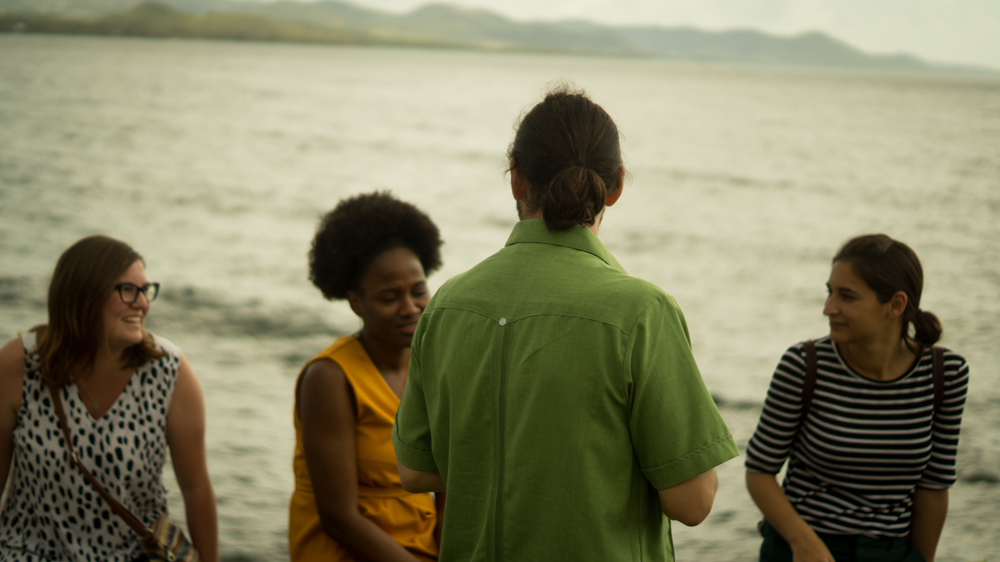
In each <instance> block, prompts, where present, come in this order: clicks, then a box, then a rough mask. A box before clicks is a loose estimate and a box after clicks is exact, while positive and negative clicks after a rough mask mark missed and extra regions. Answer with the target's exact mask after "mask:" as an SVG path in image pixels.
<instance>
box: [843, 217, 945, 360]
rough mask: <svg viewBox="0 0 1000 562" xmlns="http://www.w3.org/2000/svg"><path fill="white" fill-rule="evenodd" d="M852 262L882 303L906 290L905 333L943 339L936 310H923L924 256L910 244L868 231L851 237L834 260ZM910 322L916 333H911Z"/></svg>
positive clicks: (924, 340) (922, 339) (929, 340)
mask: <svg viewBox="0 0 1000 562" xmlns="http://www.w3.org/2000/svg"><path fill="white" fill-rule="evenodd" d="M840 261H842V262H847V263H850V264H851V267H852V269H853V270H854V273H855V274H856V275H857V276H858V277H860V278H861V280H862V281H864V282H865V284H867V285H868V286H869V287H870V288H871V289H872V290H873V291H875V296H876V297H877V298H878V301H879V302H881V303H887V302H889V299H891V298H892V295H894V294H896V292H898V291H902V292H903V293H904V294H905V295H906V309H905V310H903V316H902V320H903V333H902V334H901V337H902V338H903V339H906V340H913V341H916V342H918V343H920V344H922V345H925V346H931V345H934V344H935V343H937V341H938V340H939V339H941V332H942V331H943V328H942V327H941V321H940V320H938V317H937V316H935V315H934V313H933V312H927V311H926V310H920V294H921V293H922V292H923V289H924V270H923V268H922V267H921V266H920V258H918V257H917V254H916V252H914V251H913V249H911V248H910V247H909V246H907V245H906V244H904V243H902V242H900V241H898V240H893V239H892V238H890V237H888V236H886V235H885V234H866V235H864V236H857V237H855V238H852V239H850V240H848V241H847V243H845V244H844V245H843V247H841V248H840V251H839V252H837V255H836V256H834V257H833V262H834V263H836V262H840ZM910 324H913V327H914V335H913V336H912V337H910V335H909V334H910V330H909V328H910Z"/></svg>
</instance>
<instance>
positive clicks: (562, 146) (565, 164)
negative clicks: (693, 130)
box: [507, 88, 622, 230]
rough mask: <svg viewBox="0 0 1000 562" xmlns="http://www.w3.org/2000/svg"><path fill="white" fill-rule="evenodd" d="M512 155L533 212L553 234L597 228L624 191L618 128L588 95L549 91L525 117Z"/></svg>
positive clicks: (509, 155)
mask: <svg viewBox="0 0 1000 562" xmlns="http://www.w3.org/2000/svg"><path fill="white" fill-rule="evenodd" d="M507 157H508V158H509V159H510V163H511V170H517V173H518V174H519V175H520V176H521V178H522V179H523V180H524V181H525V184H526V185H525V204H526V206H527V211H528V212H529V213H535V212H539V211H540V212H541V214H542V218H544V219H545V224H546V225H547V226H548V227H549V228H550V229H552V230H565V229H568V228H571V227H573V226H576V225H578V224H580V225H585V226H589V225H592V224H594V221H595V220H596V218H597V215H598V214H599V213H600V212H601V209H603V208H604V200H605V199H606V198H607V196H608V195H610V194H611V193H612V192H614V190H615V189H617V188H618V187H619V186H618V182H619V178H620V177H621V176H620V174H621V169H622V157H621V145H620V144H619V140H618V127H617V126H615V123H614V121H612V120H611V116H609V115H608V114H607V112H606V111H604V109H602V108H601V106H599V105H597V104H596V103H594V102H593V101H591V100H590V98H588V97H587V96H586V94H584V93H582V92H572V91H569V90H568V89H566V88H560V89H557V90H554V91H552V92H549V93H548V94H547V95H546V96H545V100H543V101H542V102H541V103H539V104H538V105H536V106H535V107H533V108H532V109H531V111H529V112H528V114H527V115H525V116H524V119H522V121H521V123H520V125H519V126H518V128H517V133H516V134H515V136H514V142H513V143H512V144H511V147H510V150H509V151H508V152H507Z"/></svg>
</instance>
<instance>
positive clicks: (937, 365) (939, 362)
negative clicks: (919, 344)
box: [931, 346, 944, 417]
mask: <svg viewBox="0 0 1000 562" xmlns="http://www.w3.org/2000/svg"><path fill="white" fill-rule="evenodd" d="M931 358H932V359H933V365H934V417H937V415H938V412H940V411H941V406H942V405H943V404H944V349H942V348H940V347H937V346H934V347H932V348H931Z"/></svg>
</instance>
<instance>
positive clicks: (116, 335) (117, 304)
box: [104, 261, 149, 357]
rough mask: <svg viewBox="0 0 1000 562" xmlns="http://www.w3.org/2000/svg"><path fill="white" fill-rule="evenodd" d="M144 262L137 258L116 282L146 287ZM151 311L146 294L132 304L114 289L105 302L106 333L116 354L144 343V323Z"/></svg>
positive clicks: (112, 350)
mask: <svg viewBox="0 0 1000 562" xmlns="http://www.w3.org/2000/svg"><path fill="white" fill-rule="evenodd" d="M147 282H148V281H147V279H146V272H145V271H144V268H143V266H142V262H141V261H136V262H135V263H133V264H132V266H131V267H129V268H128V270H127V271H125V273H123V274H122V276H121V277H119V278H118V281H116V282H115V283H116V284H117V283H134V284H136V285H138V286H139V287H143V286H145V285H146V283H147ZM147 314H149V301H148V300H146V295H145V294H144V293H142V294H139V296H138V298H137V299H136V300H135V302H133V303H132V304H126V303H124V302H123V301H122V299H121V296H119V294H118V290H117V289H116V290H112V291H111V294H110V295H109V296H108V300H107V301H105V303H104V335H105V337H106V338H107V342H108V347H109V348H110V349H111V352H112V354H113V355H114V356H116V357H117V356H118V355H119V354H120V353H121V351H122V350H124V349H125V348H127V347H131V346H133V345H136V344H138V343H141V342H142V336H143V326H144V325H145V323H146V315H147Z"/></svg>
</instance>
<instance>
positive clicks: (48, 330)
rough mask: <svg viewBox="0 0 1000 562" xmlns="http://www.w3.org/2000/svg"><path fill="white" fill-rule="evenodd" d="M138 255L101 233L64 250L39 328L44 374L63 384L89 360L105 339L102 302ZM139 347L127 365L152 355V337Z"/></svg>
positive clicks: (53, 274)
mask: <svg viewBox="0 0 1000 562" xmlns="http://www.w3.org/2000/svg"><path fill="white" fill-rule="evenodd" d="M141 260H142V256H140V255H139V253H138V252H136V251H135V250H133V249H132V247H131V246H129V245H128V244H126V243H124V242H122V241H121V240H116V239H114V238H110V237H108V236H100V235H96V236H88V237H86V238H83V239H81V240H79V241H78V242H76V243H75V244H73V245H72V246H70V247H69V248H67V249H66V251H64V252H63V253H62V255H61V256H60V257H59V261H58V263H56V268H55V271H54V272H53V273H52V281H51V283H50V284H49V296H48V316H49V323H48V325H46V326H44V327H40V328H39V329H38V332H39V342H38V351H39V353H40V355H41V361H40V366H39V367H40V369H41V371H42V373H43V374H44V375H45V376H51V377H52V378H53V379H54V380H55V381H56V382H57V383H58V384H66V383H67V382H69V373H70V372H71V371H74V370H76V369H85V368H87V367H89V366H91V365H92V364H93V362H94V358H95V357H96V354H97V352H98V350H99V349H102V348H103V347H104V346H105V345H106V342H105V341H104V323H103V322H104V321H103V311H104V303H105V302H107V300H108V298H109V297H110V296H111V293H112V292H113V291H114V290H115V289H114V285H115V283H116V282H117V281H118V279H119V278H121V276H122V275H124V274H125V272H126V271H128V269H129V268H130V267H132V264H134V263H135V262H137V261H141ZM138 347H141V348H143V349H139V350H133V351H134V352H133V353H129V354H127V357H126V364H127V365H129V366H132V367H138V366H139V365H141V364H142V362H144V360H145V359H148V358H149V357H150V356H156V352H155V351H154V350H153V349H152V347H151V342H150V341H144V342H143V344H141V345H140V346H138ZM136 353H138V355H136ZM133 355H135V356H134V357H133ZM136 361H138V362H139V363H137V364H136Z"/></svg>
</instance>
